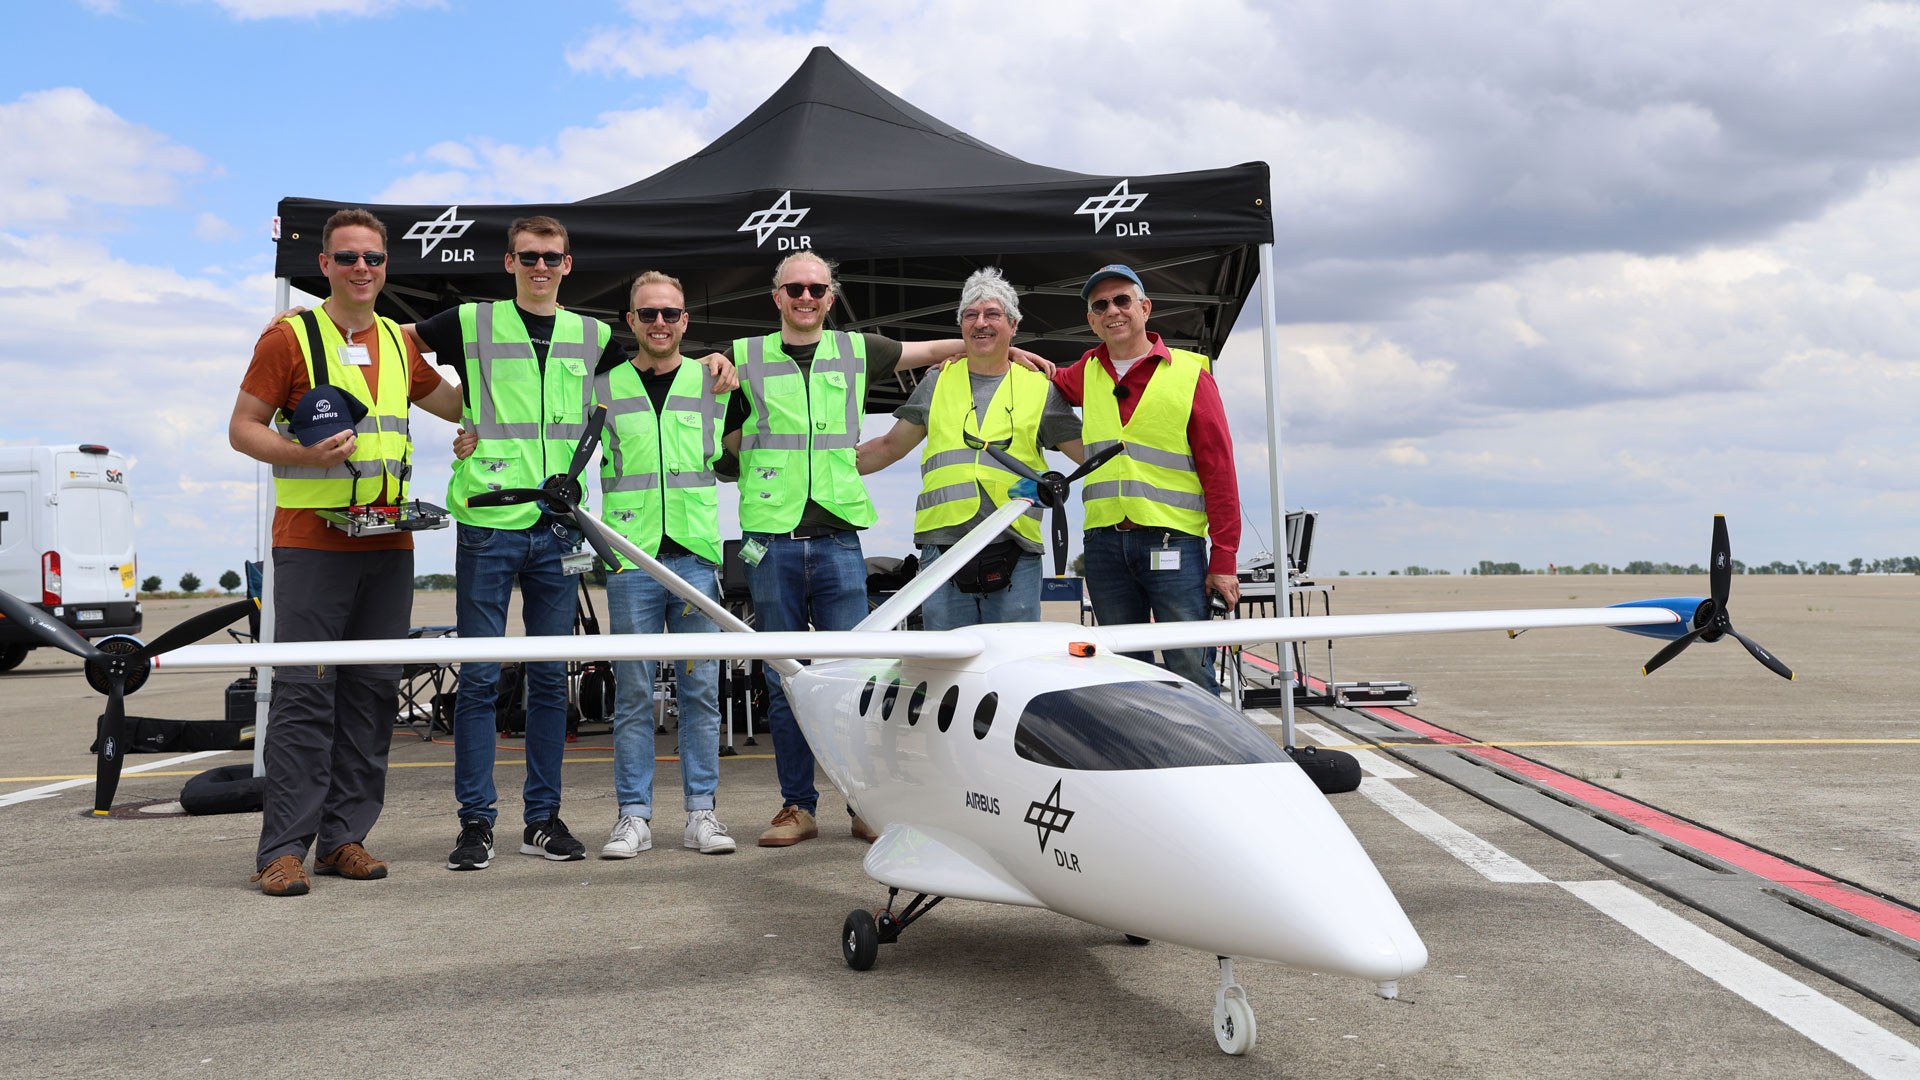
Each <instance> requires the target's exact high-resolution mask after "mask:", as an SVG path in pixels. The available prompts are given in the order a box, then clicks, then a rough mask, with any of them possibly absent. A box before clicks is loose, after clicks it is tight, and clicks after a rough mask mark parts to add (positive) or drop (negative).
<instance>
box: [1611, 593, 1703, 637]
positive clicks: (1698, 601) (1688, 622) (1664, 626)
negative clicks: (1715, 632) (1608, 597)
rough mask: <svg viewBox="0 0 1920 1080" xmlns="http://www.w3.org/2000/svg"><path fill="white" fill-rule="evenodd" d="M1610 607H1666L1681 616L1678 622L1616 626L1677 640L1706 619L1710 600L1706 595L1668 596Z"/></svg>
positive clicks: (1630, 632)
mask: <svg viewBox="0 0 1920 1080" xmlns="http://www.w3.org/2000/svg"><path fill="white" fill-rule="evenodd" d="M1607 606H1608V607H1637V608H1647V607H1650V608H1665V609H1666V610H1668V611H1671V612H1673V613H1674V614H1675V615H1677V616H1679V620H1680V621H1678V622H1670V623H1661V624H1659V625H1656V626H1616V627H1614V629H1615V630H1625V631H1626V632H1627V633H1629V634H1641V635H1644V636H1646V637H1652V638H1660V639H1661V640H1663V641H1677V640H1679V639H1680V638H1681V637H1683V636H1685V634H1686V633H1687V631H1689V630H1692V629H1693V628H1694V627H1696V626H1699V625H1700V624H1701V623H1702V622H1704V621H1705V619H1706V616H1707V613H1708V610H1707V609H1708V601H1707V598H1706V597H1704V596H1666V597H1661V598H1660V599H1657V600H1629V601H1627V602H1626V603H1624V604H1608V605H1607Z"/></svg>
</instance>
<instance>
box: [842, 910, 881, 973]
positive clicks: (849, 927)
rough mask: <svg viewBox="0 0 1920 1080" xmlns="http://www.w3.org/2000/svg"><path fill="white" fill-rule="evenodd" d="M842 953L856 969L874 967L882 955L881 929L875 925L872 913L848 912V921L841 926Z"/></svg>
mask: <svg viewBox="0 0 1920 1080" xmlns="http://www.w3.org/2000/svg"><path fill="white" fill-rule="evenodd" d="M840 955H841V956H843V957H845V958H846V961H847V966H848V967H850V968H852V969H853V970H855V971H866V970H867V969H869V968H871V967H873V962H874V961H875V960H876V959H878V958H879V956H880V931H879V929H878V928H877V927H876V926H874V923H873V916H872V915H871V914H869V913H868V912H866V911H864V910H855V911H851V912H849V913H848V914H847V921H846V922H844V923H842V924H841V926H840Z"/></svg>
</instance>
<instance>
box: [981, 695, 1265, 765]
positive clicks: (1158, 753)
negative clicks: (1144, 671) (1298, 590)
mask: <svg viewBox="0 0 1920 1080" xmlns="http://www.w3.org/2000/svg"><path fill="white" fill-rule="evenodd" d="M1013 748H1014V752H1015V753H1018V754H1019V755H1020V756H1021V757H1023V758H1026V759H1027V760H1028V761H1035V762H1039V763H1040V764H1042V765H1051V766H1053V767H1054V768H1056V769H1079V770H1085V771H1093V772H1106V771H1112V770H1118V769H1180V768H1187V767H1190V766H1194V765H1248V764H1253V763H1257V762H1265V761H1286V760H1288V759H1287V756H1286V752H1285V751H1284V750H1282V749H1281V748H1280V746H1279V745H1278V744H1277V743H1275V742H1274V741H1273V740H1272V739H1270V738H1268V737H1267V736H1266V734H1265V733H1264V732H1262V731H1261V730H1260V729H1259V728H1258V727H1256V726H1255V725H1254V724H1253V723H1252V722H1251V721H1249V720H1247V719H1246V717H1244V716H1241V715H1240V714H1239V713H1237V712H1235V711H1234V710H1233V708H1232V707H1231V706H1228V705H1227V704H1225V703H1224V702H1222V701H1221V700H1220V699H1219V698H1217V697H1214V696H1213V695H1212V694H1209V693H1207V692H1206V691H1205V690H1202V689H1200V688H1199V687H1197V686H1195V685H1193V684H1192V683H1190V682H1186V681H1185V680H1181V681H1177V682H1150V681H1144V680H1143V681H1139V682H1116V683H1103V684H1101V685H1099V686H1080V687H1075V688H1073V689H1071V690H1055V691H1052V692H1050V693H1045V694H1038V695H1035V696H1034V698H1033V700H1031V701H1029V702H1027V708H1026V711H1025V712H1023V713H1022V714H1021V716H1020V727H1019V728H1018V730H1016V731H1015V732H1014V736H1013Z"/></svg>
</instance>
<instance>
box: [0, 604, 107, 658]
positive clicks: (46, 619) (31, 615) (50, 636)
mask: <svg viewBox="0 0 1920 1080" xmlns="http://www.w3.org/2000/svg"><path fill="white" fill-rule="evenodd" d="M0 614H4V615H6V617H7V618H8V619H11V620H12V621H13V622H14V623H16V624H18V625H20V626H24V627H26V628H27V632H28V633H30V634H32V635H33V636H35V637H37V638H39V639H40V640H41V641H44V642H46V643H47V644H49V645H52V646H54V647H55V648H58V649H65V650H66V651H68V652H70V653H72V654H73V655H75V656H78V657H80V658H81V659H82V660H91V659H93V658H94V657H96V656H99V655H100V650H99V649H96V648H94V646H93V642H91V641H88V640H87V639H86V638H84V637H81V636H80V631H78V630H75V629H74V628H73V627H71V626H68V625H67V624H66V623H63V622H61V621H60V620H59V619H56V618H54V617H53V616H51V615H49V614H47V613H46V612H44V611H41V610H40V609H39V608H37V607H34V606H33V605H32V604H29V603H27V602H26V601H25V600H22V599H20V598H19V597H17V596H15V595H13V594H12V593H10V592H7V591H5V590H0Z"/></svg>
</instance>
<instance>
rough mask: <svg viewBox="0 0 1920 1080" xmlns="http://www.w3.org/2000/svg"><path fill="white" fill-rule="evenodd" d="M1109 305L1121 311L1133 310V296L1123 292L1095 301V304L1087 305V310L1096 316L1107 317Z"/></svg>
mask: <svg viewBox="0 0 1920 1080" xmlns="http://www.w3.org/2000/svg"><path fill="white" fill-rule="evenodd" d="M1109 304H1111V305H1113V306H1114V307H1117V308H1119V309H1120V310H1121V311H1128V310H1131V309H1132V307H1133V294H1132V293H1124V292H1123V293H1118V294H1116V295H1113V296H1109V297H1106V298H1104V299H1101V300H1095V301H1094V302H1093V303H1091V304H1088V305H1087V310H1088V311H1091V312H1093V313H1094V314H1095V315H1105V314H1106V313H1107V305H1109Z"/></svg>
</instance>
